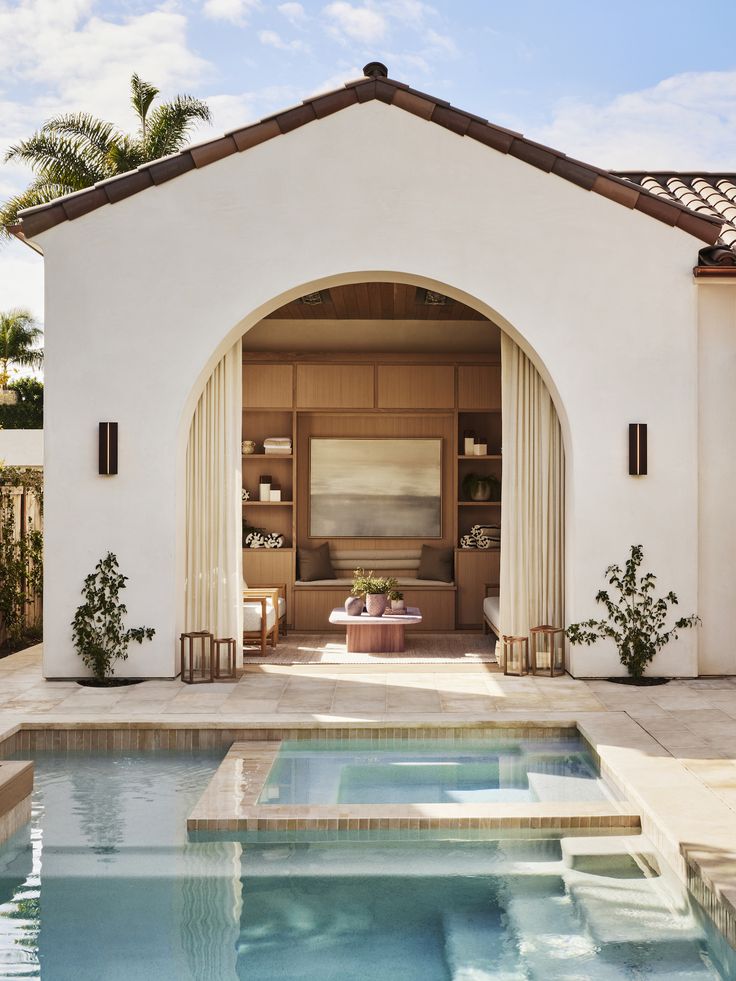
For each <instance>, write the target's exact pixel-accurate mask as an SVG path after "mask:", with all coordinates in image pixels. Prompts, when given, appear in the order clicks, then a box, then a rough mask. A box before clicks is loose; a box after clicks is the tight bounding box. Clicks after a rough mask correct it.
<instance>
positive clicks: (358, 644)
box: [330, 606, 422, 654]
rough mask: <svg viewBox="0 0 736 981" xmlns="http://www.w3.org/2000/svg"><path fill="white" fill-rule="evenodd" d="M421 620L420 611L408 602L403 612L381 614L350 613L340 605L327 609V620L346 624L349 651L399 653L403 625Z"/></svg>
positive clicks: (402, 636)
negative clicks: (329, 610) (328, 618)
mask: <svg viewBox="0 0 736 981" xmlns="http://www.w3.org/2000/svg"><path fill="white" fill-rule="evenodd" d="M421 622H422V614H421V613H420V612H419V610H418V608H417V607H416V606H408V607H407V608H406V613H393V614H392V613H384V614H383V616H381V617H369V616H368V614H367V613H362V614H361V615H360V616H359V617H351V616H348V614H347V613H346V612H345V609H344V608H343V607H342V606H338V607H337V608H336V609H334V610H333V611H332V613H330V623H339V624H340V625H342V626H344V627H345V635H346V637H345V641H346V647H347V652H348V654H356V653H361V654H399V653H401V651H403V650H404V649H405V646H406V643H405V639H404V628H405V627H406V626H408V625H409V624H410V623H421Z"/></svg>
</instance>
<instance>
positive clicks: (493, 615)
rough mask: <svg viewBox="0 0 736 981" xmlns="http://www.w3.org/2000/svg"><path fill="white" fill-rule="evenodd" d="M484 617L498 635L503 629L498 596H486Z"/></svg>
mask: <svg viewBox="0 0 736 981" xmlns="http://www.w3.org/2000/svg"><path fill="white" fill-rule="evenodd" d="M483 616H484V617H485V619H486V620H487V621H488V623H489V624H490V626H491V627H492V628H493V631H494V633H495V634H498V633H499V631H500V629H501V607H500V600H499V598H498V596H486V598H485V599H484V600H483Z"/></svg>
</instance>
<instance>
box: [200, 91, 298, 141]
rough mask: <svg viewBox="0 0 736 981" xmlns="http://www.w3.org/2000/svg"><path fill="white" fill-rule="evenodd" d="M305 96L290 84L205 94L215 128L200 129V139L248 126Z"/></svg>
mask: <svg viewBox="0 0 736 981" xmlns="http://www.w3.org/2000/svg"><path fill="white" fill-rule="evenodd" d="M303 98H304V92H303V91H302V90H301V89H297V88H295V87H293V86H290V85H271V86H267V87H266V88H263V89H254V90H253V91H250V92H240V93H239V94H236V95H208V96H205V102H206V103H207V105H208V106H209V107H210V109H211V110H212V127H208V129H207V131H206V132H205V131H200V132H199V133H198V134H197V137H196V139H202V140H204V139H211V138H212V136H213V135H216V134H218V133H225V132H227V131H228V130H233V129H238V128H239V127H241V126H247V125H248V124H249V123H252V122H255V121H256V120H257V119H261V118H262V117H263V116H267V115H269V114H270V113H272V112H276V111H277V110H279V109H283V107H284V106H290V105H293V104H295V103H296V102H300V101H301V100H302V99H303ZM213 131H214V132H213Z"/></svg>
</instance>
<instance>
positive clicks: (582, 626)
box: [566, 545, 701, 685]
mask: <svg viewBox="0 0 736 981" xmlns="http://www.w3.org/2000/svg"><path fill="white" fill-rule="evenodd" d="M643 560H644V549H643V547H642V546H641V545H632V546H631V553H630V555H629V558H628V560H627V562H626V565H625V567H624V568H623V569H622V568H621V566H619V565H609V566H608V568H607V569H606V571H605V573H604V575H605V577H606V579H607V581H608V583H609V585H611V586H613V587H614V589H615V590H616V592H617V593H618V595H617V596H614V597H611V595H610V594H609V592H608V590H605V589H602V590H600V591H599V592H598V593H597V594H596V597H595V599H596V602H597V603H600V604H601V605H602V606H604V607H605V609H606V614H607V616H606V618H605V619H603V620H595V619H590V620H584V621H583V622H582V623H573V624H572V625H571V626H569V627H568V628H567V631H566V634H567V638H568V640H569V641H570V643H571V644H592V643H594V642H595V641H596V640H601V639H603V638H606V637H608V638H610V639H611V640H612V641H613V642H614V643H615V645H616V648H617V650H618V656H619V658H620V660H621V663H622V664H623V666H624V667H625V668H626V670H627V671H628V677H624V678H609V679H608V680H609V681H616V682H618V683H620V684H632V685H656V684H664V683H665V682H666V681H667V679H666V678H651V677H648V678H645V677H644V671H645V670H646V667H647V665H648V664H649V663H650V662H651V661H652V659H653V657H654V655H655V654H656V653H657V652H658V651H660V650H661V649H662V648H663V647H664V646H665V645H666V644H668V643H669V642H670V640H673V639H676V638H677V636H678V631H679V630H686V629H689V628H691V627H695V626H697V624H699V623H700V622H701V620H700V617H699V616H697V615H696V614H692V615H691V616H688V617H680V618H679V619H678V620H676V621H675V623H674V624H673V625H672V626H671V627H670V628H669V629H668V630H667V629H665V627H666V623H667V617H668V613H669V608H670V606H677V596H676V595H675V593H673V592H672V590H670V591H669V592H668V593H666V594H665V595H664V596H660V597H659V599H657V598H655V596H654V588H655V583H656V580H657V577H656V576H655V575H654V574H653V573H651V572H648V573H646V575H643V576H641V577H640V576H639V567H640V566H641V564H642V562H643Z"/></svg>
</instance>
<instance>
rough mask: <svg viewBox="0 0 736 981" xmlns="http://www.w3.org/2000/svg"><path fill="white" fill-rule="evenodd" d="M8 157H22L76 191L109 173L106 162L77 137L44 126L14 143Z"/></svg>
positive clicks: (51, 178) (34, 167)
mask: <svg viewBox="0 0 736 981" xmlns="http://www.w3.org/2000/svg"><path fill="white" fill-rule="evenodd" d="M5 159H6V160H22V161H23V162H24V163H27V164H28V165H29V166H30V167H31V169H32V170H33V171H34V172H35V173H36V174H38V175H39V176H40V177H45V178H46V179H47V180H49V181H52V182H54V183H57V184H66V185H69V186H70V187H71V188H72V189H73V190H75V191H78V190H81V189H82V188H83V187H89V186H90V184H94V183H96V182H97V181H100V180H104V179H105V177H107V176H109V175H108V173H107V169H106V167H105V166H104V164H103V163H102V162H101V161H100V160H99V159H94V158H92V157H91V155H90V154H89V152H86V148H85V147H83V146H80V145H79V143H78V141H76V140H74V139H70V138H68V137H66V136H62V135H60V134H59V133H54V132H51V131H49V130H44V129H40V130H39V131H38V132H37V133H34V134H33V136H31V137H29V138H28V139H27V140H22V141H21V142H20V143H17V144H15V145H14V146H11V147H10V149H9V150H8V152H7V153H6V155H5Z"/></svg>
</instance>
